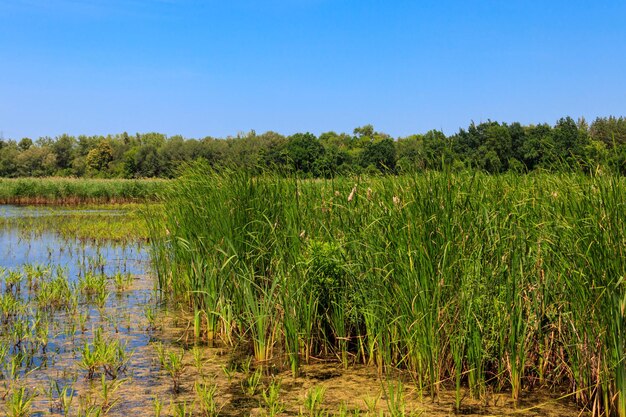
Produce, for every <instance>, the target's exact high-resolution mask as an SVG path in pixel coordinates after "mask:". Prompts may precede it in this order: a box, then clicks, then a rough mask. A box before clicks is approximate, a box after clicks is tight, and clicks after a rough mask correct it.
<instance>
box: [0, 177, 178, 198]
mask: <svg viewBox="0 0 626 417" xmlns="http://www.w3.org/2000/svg"><path fill="white" fill-rule="evenodd" d="M165 184H167V180H155V179H150V180H148V179H142V180H127V179H76V178H60V177H59V178H16V179H8V178H0V204H87V203H89V204H94V203H128V202H137V201H149V200H154V199H156V195H157V194H158V193H159V192H160V190H161V189H162V188H163V187H164V186H165Z"/></svg>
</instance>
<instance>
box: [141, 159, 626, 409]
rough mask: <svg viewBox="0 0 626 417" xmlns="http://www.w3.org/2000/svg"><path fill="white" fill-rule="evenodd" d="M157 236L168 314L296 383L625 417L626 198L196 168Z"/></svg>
mask: <svg viewBox="0 0 626 417" xmlns="http://www.w3.org/2000/svg"><path fill="white" fill-rule="evenodd" d="M171 185H172V189H171V190H170V191H169V192H168V191H167V190H166V193H165V195H164V200H163V212H162V213H159V215H158V216H154V217H152V218H151V219H149V220H150V229H151V236H152V239H151V244H152V249H153V251H152V257H153V264H154V267H155V271H156V272H157V274H158V278H159V285H160V289H161V290H162V292H163V295H164V296H166V297H165V298H166V299H172V301H174V300H175V301H176V302H178V303H182V305H184V306H186V307H187V308H188V309H189V310H190V311H203V312H204V313H206V314H207V315H208V316H209V319H208V320H206V321H203V323H205V324H204V325H205V326H206V327H207V329H206V334H209V335H211V337H212V338H221V339H223V340H224V341H227V342H231V341H232V340H233V335H236V336H237V337H240V338H243V339H244V340H248V341H250V344H251V346H252V347H253V348H254V351H255V354H256V358H257V360H260V361H267V360H270V359H273V360H275V361H281V360H284V361H285V362H286V363H289V364H290V366H291V367H292V371H293V373H294V375H296V374H297V372H298V367H299V366H300V363H301V361H307V360H308V359H309V357H310V356H316V357H319V356H323V357H331V356H335V357H337V358H338V359H339V360H340V361H341V362H342V363H343V364H344V365H345V366H348V365H349V363H352V362H357V361H360V362H364V363H369V364H372V365H375V366H377V367H378V369H379V371H380V372H381V373H382V372H384V371H385V370H386V369H387V368H400V369H404V370H406V371H407V372H408V373H409V374H410V375H411V376H412V377H413V378H414V380H415V381H416V383H417V385H418V388H420V389H421V390H425V391H426V392H427V393H428V394H429V395H431V396H436V395H437V394H438V392H439V390H440V389H441V388H442V387H447V388H453V389H455V390H456V391H457V407H460V403H461V400H462V398H463V395H462V392H463V390H465V389H468V390H469V393H470V395H471V396H472V397H474V398H480V397H481V396H483V395H484V393H485V392H486V390H487V387H489V389H490V390H494V389H495V390H501V391H502V390H505V391H508V392H510V395H511V397H512V399H513V400H515V401H517V400H518V399H519V398H520V396H521V395H522V393H523V392H524V391H525V390H528V389H530V388H532V387H533V386H535V387H536V386H555V385H561V386H563V387H569V389H570V390H571V392H572V393H573V394H574V397H575V398H576V400H577V401H578V402H579V403H580V404H581V406H583V407H588V408H589V409H590V410H594V411H595V413H596V414H598V415H599V414H601V413H606V414H609V415H618V416H620V417H626V371H624V369H626V367H625V366H624V365H625V364H626V311H625V310H626V283H625V280H626V278H625V277H626V227H624V225H625V224H626V181H625V180H624V179H623V178H616V177H610V176H597V177H589V176H582V175H574V174H571V175H554V174H545V173H533V174H531V175H526V176H521V175H515V174H507V175H502V176H488V175H484V174H480V173H457V174H451V173H446V172H443V173H441V172H425V173H421V174H416V175H413V176H401V177H391V176H388V177H373V178H338V179H334V180H299V179H296V178H291V179H284V178H279V177H274V176H250V175H248V174H246V173H245V172H231V173H222V174H216V173H213V172H211V171H210V170H209V169H208V168H207V167H205V166H195V167H191V168H190V169H189V171H188V172H187V173H186V174H185V175H183V176H182V177H181V178H180V179H179V180H177V181H176V182H174V183H172V184H171Z"/></svg>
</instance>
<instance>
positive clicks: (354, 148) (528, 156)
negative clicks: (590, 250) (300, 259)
mask: <svg viewBox="0 0 626 417" xmlns="http://www.w3.org/2000/svg"><path fill="white" fill-rule="evenodd" d="M198 159H203V160H205V161H207V162H208V163H209V164H211V165H212V166H213V167H215V168H216V169H220V168H221V167H235V168H237V167H241V168H246V169H250V170H259V171H260V170H268V169H269V170H276V171H279V172H285V173H294V172H296V173H300V174H301V175H304V176H310V177H332V176H335V175H341V174H353V173H368V174H375V173H376V174H377V173H403V172H414V171H419V170H437V169H454V170H462V169H467V168H472V169H479V170H484V171H486V172H490V173H501V172H506V171H515V172H529V171H533V170H536V169H542V170H548V171H571V170H582V171H586V172H598V171H603V172H605V171H611V172H616V173H619V174H621V175H626V118H624V117H613V116H611V117H603V118H597V119H596V120H594V121H593V122H592V123H591V125H589V124H588V123H587V122H586V121H585V120H584V119H578V120H577V121H575V120H574V119H572V118H571V117H564V118H561V119H559V120H558V121H557V122H556V123H555V124H554V125H550V124H547V123H544V124H539V125H522V124H520V123H517V122H515V123H511V124H507V123H499V122H495V121H487V122H483V123H479V124H475V123H471V124H470V125H469V126H468V127H467V128H466V129H460V130H459V131H458V132H457V133H455V134H453V135H450V136H446V135H445V134H444V133H443V132H441V131H438V130H431V131H429V132H427V133H424V134H415V135H410V136H407V137H401V138H392V137H391V136H390V135H388V134H386V133H384V132H378V131H376V130H375V129H374V127H373V126H372V125H365V126H362V127H357V128H355V129H354V131H353V132H352V134H347V133H336V132H326V133H322V134H321V135H319V136H316V135H314V134H311V133H296V134H294V135H291V136H283V135H281V134H279V133H276V132H272V131H269V132H265V133H263V134H257V133H256V132H254V131H251V132H249V133H246V134H239V135H237V136H236V137H227V138H214V137H205V138H202V139H185V138H183V137H182V136H179V135H177V136H171V137H168V136H166V135H163V134H160V133H146V134H139V133H138V134H136V135H129V134H128V133H122V134H117V135H107V136H85V135H81V136H78V137H75V136H70V135H66V134H64V135H61V136H57V137H55V138H51V137H42V138H39V139H37V140H35V141H33V140H32V139H30V138H23V139H21V140H19V141H18V140H12V139H10V140H0V177H26V176H31V177H41V176H73V177H96V178H147V177H163V178H171V177H174V176H176V175H177V172H178V170H179V168H180V166H181V165H183V164H186V163H188V162H191V161H194V160H198Z"/></svg>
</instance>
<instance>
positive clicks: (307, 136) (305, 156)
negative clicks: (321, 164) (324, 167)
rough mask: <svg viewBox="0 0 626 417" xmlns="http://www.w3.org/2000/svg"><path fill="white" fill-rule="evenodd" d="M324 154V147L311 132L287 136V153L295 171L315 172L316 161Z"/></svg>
mask: <svg viewBox="0 0 626 417" xmlns="http://www.w3.org/2000/svg"><path fill="white" fill-rule="evenodd" d="M323 154H324V147H323V146H322V144H321V143H320V142H319V140H317V138H316V137H315V135H314V134H312V133H308V132H307V133H296V134H295V135H292V136H290V137H289V139H288V142H287V155H288V157H289V160H290V162H291V164H292V167H293V169H294V170H295V171H297V172H303V173H307V174H309V173H312V174H315V172H314V169H315V167H316V161H317V160H318V158H320V157H321V156H322V155H323Z"/></svg>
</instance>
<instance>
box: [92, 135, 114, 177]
mask: <svg viewBox="0 0 626 417" xmlns="http://www.w3.org/2000/svg"><path fill="white" fill-rule="evenodd" d="M112 160H113V147H112V146H111V143H109V141H107V140H103V141H101V142H100V143H99V144H98V146H96V147H95V148H94V149H92V150H90V151H89V153H88V154H87V160H86V162H87V166H88V167H89V168H91V169H92V170H94V171H96V172H101V171H103V170H105V169H106V168H107V167H108V165H109V163H110V162H111V161H112Z"/></svg>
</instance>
